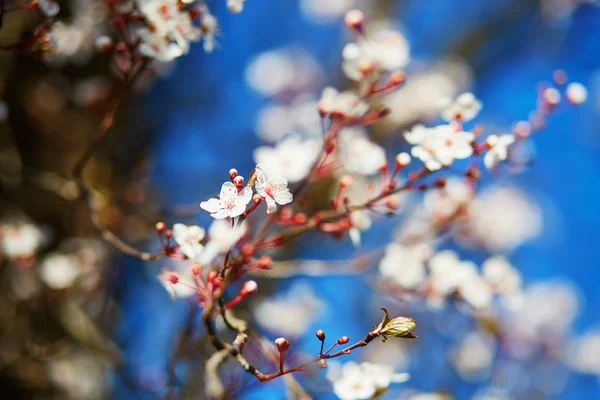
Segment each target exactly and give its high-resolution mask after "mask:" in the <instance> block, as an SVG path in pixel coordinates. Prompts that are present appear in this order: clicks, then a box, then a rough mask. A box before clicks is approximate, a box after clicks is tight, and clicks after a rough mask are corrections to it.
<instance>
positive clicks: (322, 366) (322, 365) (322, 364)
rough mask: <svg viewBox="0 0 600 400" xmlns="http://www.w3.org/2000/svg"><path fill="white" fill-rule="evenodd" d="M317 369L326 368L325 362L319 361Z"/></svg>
mask: <svg viewBox="0 0 600 400" xmlns="http://www.w3.org/2000/svg"><path fill="white" fill-rule="evenodd" d="M318 364H319V368H327V360H319V363H318Z"/></svg>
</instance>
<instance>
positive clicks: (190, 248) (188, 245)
mask: <svg viewBox="0 0 600 400" xmlns="http://www.w3.org/2000/svg"><path fill="white" fill-rule="evenodd" d="M173 238H174V239H175V241H176V242H177V244H178V245H179V249H180V250H181V252H182V253H183V254H185V255H186V257H188V258H191V259H194V258H196V257H197V256H198V255H199V254H200V253H202V250H203V249H204V246H202V243H200V242H201V241H202V239H204V228H202V227H201V226H198V225H190V226H186V225H184V224H175V225H173Z"/></svg>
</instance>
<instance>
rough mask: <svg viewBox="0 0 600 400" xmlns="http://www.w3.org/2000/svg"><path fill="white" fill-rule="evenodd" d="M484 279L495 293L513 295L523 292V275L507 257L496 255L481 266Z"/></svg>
mask: <svg viewBox="0 0 600 400" xmlns="http://www.w3.org/2000/svg"><path fill="white" fill-rule="evenodd" d="M481 268H482V272H483V277H484V278H485V280H486V281H487V282H488V283H489V284H490V285H491V287H492V288H493V289H494V291H495V292H497V293H501V294H506V295H511V294H515V293H518V292H520V290H521V274H520V273H519V271H518V270H517V269H515V268H514V267H513V266H512V265H511V264H510V262H509V261H508V260H507V259H506V257H504V256H501V255H496V256H492V257H490V258H488V259H487V260H485V261H484V263H483V265H482V266H481Z"/></svg>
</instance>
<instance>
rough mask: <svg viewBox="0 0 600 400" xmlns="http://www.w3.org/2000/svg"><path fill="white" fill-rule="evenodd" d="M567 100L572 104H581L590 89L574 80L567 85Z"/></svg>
mask: <svg viewBox="0 0 600 400" xmlns="http://www.w3.org/2000/svg"><path fill="white" fill-rule="evenodd" d="M566 95H567V100H569V102H570V103H571V104H575V105H579V104H583V103H585V101H586V100H587V97H588V91H587V89H586V88H585V86H583V85H582V84H581V83H578V82H573V83H570V84H569V86H567V93H566Z"/></svg>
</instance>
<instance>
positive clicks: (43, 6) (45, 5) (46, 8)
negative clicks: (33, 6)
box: [37, 0, 60, 17]
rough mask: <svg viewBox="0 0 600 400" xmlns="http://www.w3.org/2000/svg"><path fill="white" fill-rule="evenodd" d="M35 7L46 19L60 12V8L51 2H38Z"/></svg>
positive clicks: (46, 0)
mask: <svg viewBox="0 0 600 400" xmlns="http://www.w3.org/2000/svg"><path fill="white" fill-rule="evenodd" d="M37 6H38V8H39V9H40V11H41V12H42V14H44V15H45V16H46V17H54V16H56V14H58V12H59V11H60V6H59V5H58V3H56V2H55V1H53V0H38V2H37Z"/></svg>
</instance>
